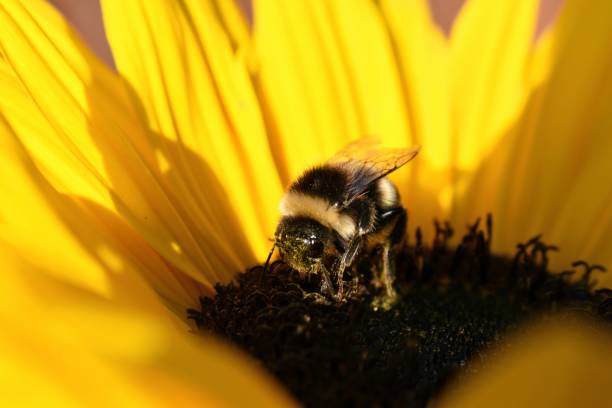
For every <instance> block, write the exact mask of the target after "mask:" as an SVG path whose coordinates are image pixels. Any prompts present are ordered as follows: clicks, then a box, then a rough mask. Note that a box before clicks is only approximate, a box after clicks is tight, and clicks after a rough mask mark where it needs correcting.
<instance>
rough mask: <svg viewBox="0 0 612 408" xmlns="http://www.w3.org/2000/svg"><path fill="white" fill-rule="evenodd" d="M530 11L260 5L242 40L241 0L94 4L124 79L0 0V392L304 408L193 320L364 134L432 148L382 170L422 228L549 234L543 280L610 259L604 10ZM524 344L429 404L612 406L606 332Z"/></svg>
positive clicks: (98, 400)
mask: <svg viewBox="0 0 612 408" xmlns="http://www.w3.org/2000/svg"><path fill="white" fill-rule="evenodd" d="M537 3H538V2H535V1H521V2H516V1H511V0H502V1H497V2H491V1H488V0H469V1H468V2H467V3H466V5H465V6H464V7H463V9H462V10H461V13H460V14H459V16H458V19H457V21H456V23H455V25H454V27H453V30H452V32H451V34H450V37H449V38H448V39H447V38H446V37H445V36H444V35H443V34H442V33H441V32H440V31H439V30H438V29H437V28H436V26H435V24H434V23H433V22H432V20H431V17H430V14H429V10H428V7H427V4H426V2H425V1H424V0H418V1H402V0H379V1H373V0H344V1H326V0H309V1H303V2H300V1H297V2H291V5H290V6H289V3H288V2H286V1H283V0H257V1H255V2H254V16H255V19H254V25H253V27H252V30H250V29H249V27H248V25H247V24H246V23H245V21H244V19H243V18H242V15H241V14H240V12H239V10H238V9H237V8H236V6H235V4H234V3H233V1H231V0H207V1H199V0H183V1H164V0H147V1H144V0H142V1H137V0H135V1H128V2H126V1H117V0H101V6H102V12H103V17H104V25H105V30H106V34H107V37H108V40H109V44H110V48H111V51H112V55H113V58H114V62H115V65H116V71H114V70H112V69H110V68H109V67H108V66H106V65H105V64H104V63H102V62H101V61H100V60H99V59H98V58H97V57H96V56H95V55H94V54H93V53H92V52H91V51H90V50H89V49H88V48H87V47H86V46H85V45H84V44H83V42H82V41H81V39H80V38H79V35H78V34H77V33H76V32H75V31H74V30H73V29H72V28H71V27H70V25H69V24H68V23H67V22H66V21H65V20H64V19H63V17H62V16H61V15H60V14H59V13H58V12H57V11H56V10H55V9H54V8H53V7H51V6H50V5H49V4H47V3H46V2H44V1H40V0H31V1H17V0H3V1H2V3H1V4H0V27H2V30H0V143H1V148H0V156H1V158H0V180H1V181H0V185H1V187H2V188H1V191H2V200H1V201H0V263H1V264H2V271H3V276H2V280H3V282H2V285H0V302H1V304H0V322H1V323H0V324H1V325H2V335H0V345H1V346H0V361H2V364H0V386H1V387H2V399H3V400H5V401H6V402H11V401H15V402H19V403H22V404H23V403H28V404H32V405H34V404H36V405H43V404H44V405H51V404H52V403H55V404H61V405H85V404H87V405H112V404H114V405H127V404H134V405H170V404H177V403H179V404H185V405H206V404H209V405H231V406H241V405H247V404H248V405H262V406H282V405H292V404H294V402H293V401H292V399H291V397H289V396H288V394H287V393H286V391H284V390H283V388H282V387H281V386H279V385H278V384H277V383H276V382H275V381H273V380H272V379H270V378H269V377H268V376H267V375H266V374H265V373H264V371H263V370H262V369H261V367H259V366H258V365H257V364H255V363H253V362H252V361H251V360H249V359H248V357H245V356H243V355H242V354H241V352H239V351H237V350H234V349H233V348H231V347H230V346H227V345H225V344H221V343H220V342H219V341H217V340H214V339H211V338H210V337H209V336H196V335H195V334H194V331H196V327H195V325H194V323H193V322H192V321H190V320H188V319H187V313H186V311H187V310H188V309H193V308H197V307H199V305H200V299H202V298H204V297H207V296H213V295H214V293H215V290H214V286H215V284H218V283H220V284H227V283H229V282H230V281H232V279H234V278H235V277H236V276H237V274H239V273H240V272H242V271H244V270H245V269H246V268H248V267H250V266H253V265H255V264H257V263H258V262H260V261H262V257H263V256H265V255H266V254H267V252H268V249H269V242H268V241H267V239H268V237H269V236H270V235H271V233H272V232H273V231H274V226H275V223H276V221H277V213H276V208H277V203H278V200H279V198H280V196H281V194H282V191H283V187H284V186H286V185H287V184H288V183H289V182H290V181H291V180H292V179H293V178H294V177H295V176H296V175H298V174H299V173H300V172H301V171H303V169H304V168H306V167H308V166H310V165H312V164H315V163H317V162H321V161H323V160H325V159H326V158H328V157H329V156H331V155H332V154H333V153H334V152H335V151H337V150H338V149H339V148H340V147H341V146H343V145H345V144H346V143H347V142H348V141H350V140H354V139H358V138H360V137H362V136H364V135H376V136H377V137H379V138H380V139H381V141H382V142H383V143H386V144H389V145H394V146H407V145H412V144H417V143H418V144H421V145H423V146H424V148H423V151H422V153H421V154H420V157H419V159H418V160H416V161H415V162H414V165H412V166H411V168H410V170H408V171H405V172H403V173H401V174H399V173H398V174H397V175H396V176H394V181H395V182H396V183H397V185H398V186H399V187H400V190H401V195H402V197H403V198H404V200H405V205H406V207H407V208H408V209H409V211H410V214H411V222H412V223H413V224H420V225H423V226H426V225H429V224H430V220H431V219H432V218H440V219H449V220H451V222H452V223H453V224H454V225H465V224H467V223H468V222H471V220H473V219H475V218H476V217H477V216H479V215H481V214H484V213H487V212H492V213H493V214H495V217H496V228H495V236H494V239H493V244H494V247H493V249H494V251H495V252H496V253H499V254H509V253H511V252H512V251H513V247H514V245H515V244H516V243H517V242H519V241H521V240H524V239H525V238H526V237H530V236H533V235H535V234H537V233H540V232H543V233H544V234H545V236H546V238H547V240H548V241H550V242H554V243H556V244H558V245H559V246H560V247H561V248H562V249H563V251H562V252H560V253H559V254H558V255H557V256H555V257H554V259H553V265H552V266H553V268H554V269H559V270H561V269H563V268H566V267H567V265H569V264H570V262H571V261H572V260H574V259H589V260H591V261H593V262H596V263H600V264H603V265H611V264H612V209H611V208H610V206H609V200H610V197H611V195H612V190H611V188H612V183H610V176H605V174H610V170H611V169H610V162H609V157H610V155H611V154H612V139H610V137H609V131H610V129H612V122H611V118H612V82H611V78H610V72H612V71H611V69H610V68H611V65H610V64H611V63H612V49H611V48H610V43H609V39H610V38H612V33H611V32H610V31H612V26H611V25H610V24H609V21H610V19H611V18H612V7H611V6H610V4H609V2H608V1H607V0H593V1H590V2H581V1H579V0H567V1H566V4H565V6H564V8H563V10H562V13H561V15H560V17H559V18H558V20H557V21H556V22H555V24H554V26H553V27H552V28H551V29H550V30H549V31H547V32H546V33H544V34H543V35H542V36H541V37H540V38H539V39H538V40H537V41H534V27H535V20H536V15H537V10H538V4H537ZM606 168H607V169H608V170H606ZM424 234H425V236H426V237H427V236H429V237H431V236H433V230H427V229H425V231H424ZM610 283H612V280H611V278H610V276H609V275H608V276H605V275H604V276H603V277H601V278H600V284H603V285H608V286H609V285H610ZM578 332H579V333H580V335H578V334H577V333H578ZM516 342H517V343H519V344H520V345H519V346H518V347H516V348H515V349H513V350H511V351H509V352H507V353H501V355H500V356H499V357H497V358H493V359H492V361H493V363H492V364H491V365H490V366H487V367H485V368H483V370H482V374H481V376H480V377H478V376H476V377H474V378H472V379H468V380H466V381H465V382H464V383H463V384H462V385H460V386H459V388H458V389H457V391H455V392H454V393H451V394H448V395H447V396H446V398H445V399H444V400H442V401H441V403H446V404H449V405H453V404H461V403H465V404H469V405H471V406H474V405H476V404H478V403H480V404H482V405H490V404H492V403H498V402H499V401H500V398H503V399H501V401H504V402H506V403H512V402H513V401H529V402H531V403H536V402H542V403H548V404H555V403H559V402H563V403H565V404H568V405H570V406H571V405H575V404H578V403H589V402H590V403H591V404H595V403H596V402H598V401H599V402H600V403H601V402H603V401H604V399H603V396H602V392H605V390H606V386H609V385H610V384H609V381H610V378H609V375H607V369H606V368H607V367H609V366H610V363H611V362H610V355H612V353H610V339H609V338H608V337H607V334H605V333H604V334H602V333H601V332H599V331H594V330H592V329H590V328H585V327H584V326H578V328H576V327H574V326H567V325H557V326H554V325H553V326H547V327H546V328H545V329H534V330H533V332H532V334H529V335H527V337H526V338H521V339H519V340H517V341H516ZM568 350H571V351H568ZM568 353H569V354H571V355H568ZM495 361H497V363H495ZM530 370H533V371H532V372H530ZM485 377H488V378H486V382H483V381H484V380H483V378H485ZM462 386H463V387H464V388H463V391H462V388H461V387H462ZM556 387H561V388H562V389H563V390H564V392H557V391H556ZM571 387H579V388H580V392H579V393H574V392H571ZM526 396H528V397H526ZM600 397H601V398H602V399H601V400H598V398H600ZM525 398H529V399H527V400H526V399H525ZM458 406H461V405H458Z"/></svg>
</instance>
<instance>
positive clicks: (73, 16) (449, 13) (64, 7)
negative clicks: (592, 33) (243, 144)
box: [50, 0, 563, 65]
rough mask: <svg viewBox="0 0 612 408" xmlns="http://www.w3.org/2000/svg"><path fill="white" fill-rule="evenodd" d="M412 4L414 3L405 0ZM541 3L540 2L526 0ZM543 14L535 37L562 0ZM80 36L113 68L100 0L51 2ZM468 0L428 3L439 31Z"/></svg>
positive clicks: (245, 0)
mask: <svg viewBox="0 0 612 408" xmlns="http://www.w3.org/2000/svg"><path fill="white" fill-rule="evenodd" d="M252 1H257V0H236V2H237V3H238V5H239V6H240V8H241V9H242V11H243V13H244V15H245V17H246V18H247V20H248V21H250V22H252V19H253V8H252V4H251V2H252ZM404 1H412V0H404ZM524 1H538V0H524ZM539 1H540V14H539V18H538V26H537V30H536V33H535V37H536V38H537V36H539V35H540V34H541V33H542V32H543V31H544V30H546V28H547V27H548V26H549V25H550V23H551V22H552V21H554V19H555V17H556V15H557V14H558V11H559V9H560V7H561V5H562V3H563V0H539ZM50 2H51V3H52V4H54V5H55V6H56V7H57V8H58V9H59V10H60V11H61V12H62V13H64V15H65V16H66V18H67V19H68V20H69V21H71V22H72V24H73V25H74V26H75V27H76V28H77V30H78V31H79V32H80V33H81V35H82V36H83V38H84V40H85V41H86V42H87V43H88V44H89V45H90V47H91V48H92V49H93V50H94V51H95V52H96V54H98V56H99V57H100V58H102V59H103V60H104V61H106V62H107V63H108V64H109V65H113V62H112V56H111V51H110V48H109V47H108V44H107V42H106V37H105V35H104V26H103V24H102V13H101V11H100V4H99V2H98V0H50ZM464 2H465V0H429V4H430V6H431V14H432V16H433V19H434V21H435V22H436V23H437V24H438V26H439V27H440V29H441V30H442V31H443V32H444V33H446V34H447V35H448V34H449V33H450V31H451V29H452V26H453V21H454V20H455V17H456V16H457V13H459V11H460V10H461V7H462V6H463V3H464Z"/></svg>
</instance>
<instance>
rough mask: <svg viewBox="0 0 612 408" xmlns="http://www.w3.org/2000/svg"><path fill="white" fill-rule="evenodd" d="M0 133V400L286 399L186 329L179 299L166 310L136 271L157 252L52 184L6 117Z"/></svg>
mask: <svg viewBox="0 0 612 408" xmlns="http://www.w3.org/2000/svg"><path fill="white" fill-rule="evenodd" d="M0 141H1V144H0V146H1V149H0V155H1V157H0V159H1V160H0V175H1V177H0V179H1V180H2V186H0V189H1V191H2V192H3V197H4V198H3V201H2V205H1V206H0V269H1V270H2V285H0V327H2V330H0V332H1V334H0V359H1V360H2V362H3V364H1V365H0V401H1V403H2V404H3V405H4V404H19V405H21V404H25V403H28V404H32V405H49V404H54V403H56V404H61V405H75V406H82V405H88V406H91V405H93V406H98V405H100V406H108V405H126V404H129V405H137V406H151V405H159V406H169V405H172V404H175V403H176V402H177V401H179V402H180V403H181V404H188V405H190V406H191V405H193V406H201V405H202V404H210V403H215V404H218V405H226V406H240V405H244V404H247V403H256V404H257V403H258V404H262V405H276V404H281V405H288V404H290V402H289V400H288V399H287V397H286V396H284V395H283V394H282V393H281V392H280V391H279V390H278V389H277V388H276V386H275V385H274V384H272V383H271V382H270V380H269V379H267V378H266V377H265V376H264V375H263V374H262V373H261V372H260V371H259V370H258V369H256V368H254V366H253V365H252V364H251V363H248V362H247V361H245V360H244V358H243V357H241V356H239V355H237V354H236V352H234V351H232V350H228V349H227V348H226V347H223V346H221V345H219V344H217V343H216V342H213V341H211V340H209V339H202V341H199V340H198V339H197V338H196V337H195V335H194V334H193V333H191V332H189V331H188V330H189V328H188V326H187V324H185V321H184V316H185V310H184V309H183V310H182V314H181V316H180V317H182V318H179V317H177V316H176V314H172V313H170V310H169V309H168V308H167V307H166V306H164V305H163V304H162V303H161V302H160V301H159V297H158V296H157V295H156V294H155V293H154V292H153V291H152V290H151V287H150V285H148V284H146V283H144V281H143V279H142V276H141V275H144V276H147V275H148V274H147V273H142V272H140V271H138V269H139V268H142V267H144V268H147V267H151V268H163V263H162V262H161V260H160V259H159V258H158V257H157V258H156V257H155V256H156V255H155V254H154V253H153V252H152V251H151V250H148V252H147V250H146V248H144V247H142V248H141V247H138V245H139V244H138V243H134V242H132V243H126V242H123V241H122V240H121V239H118V238H117V236H116V235H115V234H110V233H108V230H107V229H105V228H110V227H108V226H102V225H100V224H99V223H96V222H94V221H92V219H91V218H90V217H89V216H88V215H89V214H88V208H87V206H86V205H81V204H83V203H82V201H81V200H75V199H71V197H68V196H65V195H62V194H59V193H58V192H57V191H55V190H54V189H53V188H52V186H50V185H49V184H48V183H46V181H45V180H44V178H43V176H42V175H41V174H40V173H39V172H38V171H37V170H36V168H35V167H34V163H33V162H32V160H31V159H30V157H29V156H28V155H27V154H26V152H25V150H24V148H23V146H21V145H20V143H19V142H18V140H17V138H16V137H15V135H14V134H12V130H11V129H10V127H8V125H7V123H6V122H5V121H3V120H1V119H0ZM130 245H131V246H130ZM131 250H135V251H140V250H144V251H143V252H142V253H139V254H135V253H134V252H131ZM147 257H151V259H146V258H147ZM156 260H157V261H156ZM156 262H157V264H156ZM165 272H166V273H168V272H167V271H165ZM168 290H171V289H168ZM185 297H188V294H183V298H185ZM177 298H178V299H180V298H181V296H180V295H176V294H175V299H174V300H176V299H177ZM185 303H188V301H185ZM170 306H175V305H170ZM182 307H185V305H182ZM234 386H236V387H240V389H241V393H236V392H234V390H235V388H234ZM32 389H36V392H32Z"/></svg>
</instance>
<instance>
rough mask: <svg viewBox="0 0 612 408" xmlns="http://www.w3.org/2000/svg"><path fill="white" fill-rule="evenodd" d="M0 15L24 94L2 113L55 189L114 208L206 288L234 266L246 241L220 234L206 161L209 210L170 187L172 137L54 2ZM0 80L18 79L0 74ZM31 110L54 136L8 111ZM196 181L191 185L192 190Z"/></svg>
mask: <svg viewBox="0 0 612 408" xmlns="http://www.w3.org/2000/svg"><path fill="white" fill-rule="evenodd" d="M0 20H1V23H0V24H1V25H2V27H3V29H2V30H1V32H0V48H2V50H3V52H5V55H6V57H7V62H8V64H9V65H10V66H11V69H12V70H13V72H14V75H15V76H16V77H17V78H18V79H19V81H20V83H21V86H22V87H23V89H24V90H25V92H26V95H21V96H20V97H18V98H16V99H15V102H16V103H18V104H19V105H16V106H17V108H16V109H15V108H13V109H8V110H6V111H5V110H4V108H3V112H4V114H6V115H8V116H10V117H11V119H10V120H9V122H10V123H11V124H13V125H14V126H15V130H17V131H18V132H19V138H20V140H21V142H22V143H23V144H24V145H25V146H26V148H27V149H28V150H29V151H31V152H32V155H33V157H34V159H35V162H36V164H37V166H38V167H39V169H41V170H42V171H45V172H46V173H45V175H46V176H47V177H48V179H49V180H50V181H52V182H53V183H54V186H55V187H56V188H57V189H58V190H59V191H60V192H62V193H66V194H72V195H76V196H80V197H84V198H86V199H87V200H90V201H92V202H94V203H96V204H98V205H101V206H102V207H104V208H105V209H107V210H110V211H112V212H115V213H119V214H120V215H121V216H122V217H123V218H125V219H126V220H128V222H129V223H130V225H131V226H132V227H133V228H135V229H136V230H137V231H138V232H139V233H140V234H142V235H143V236H144V237H145V239H146V240H147V242H148V243H149V244H150V245H151V246H152V247H153V248H154V249H155V250H156V251H157V252H159V253H160V254H162V255H163V257H164V258H165V259H166V260H168V261H169V262H170V263H171V264H172V265H173V267H175V268H178V269H180V270H181V271H183V272H185V273H187V274H188V275H190V276H191V277H192V278H194V279H196V280H198V281H200V282H201V283H202V284H204V285H206V286H208V287H209V288H210V287H211V286H212V283H214V282H215V281H218V280H223V281H227V280H229V279H230V278H231V277H232V276H233V274H234V273H236V272H238V271H239V270H240V269H241V268H242V267H243V263H244V258H243V259H240V258H237V257H236V255H234V251H235V250H236V249H239V248H240V247H241V244H242V245H243V246H245V245H246V244H244V240H242V239H241V238H239V235H238V234H235V235H234V236H235V240H234V241H233V242H232V243H231V245H230V244H228V242H227V240H224V239H221V238H219V237H220V236H222V235H221V232H222V231H221V230H220V227H219V219H220V218H221V219H223V217H220V216H219V213H221V214H225V213H227V212H228V211H229V210H228V208H229V206H228V205H227V204H224V202H223V199H222V197H223V190H222V189H221V187H219V185H218V182H213V181H214V178H213V177H212V176H210V171H209V172H208V173H206V171H207V167H206V166H205V165H204V164H200V167H198V170H199V171H200V172H201V173H200V174H203V175H202V176H201V177H200V178H199V180H200V181H203V182H204V184H205V185H206V186H207V188H208V194H210V196H213V197H220V199H219V200H208V201H209V202H213V203H214V204H215V205H216V206H217V207H216V208H217V210H216V212H214V211H213V212H208V213H206V212H205V211H206V210H207V209H209V208H210V204H209V205H208V207H203V209H201V210H200V211H199V212H196V211H192V207H193V205H191V206H189V204H192V203H193V199H191V197H192V195H191V194H186V193H185V191H184V189H183V190H180V189H179V187H176V188H175V186H174V185H173V184H172V183H173V181H174V178H173V177H172V176H171V175H169V174H168V172H170V173H173V174H175V173H176V171H174V168H175V167H177V166H178V165H177V164H176V163H171V165H170V164H169V163H168V160H167V156H166V154H165V152H167V151H168V150H172V149H174V150H175V151H176V150H178V148H177V147H176V143H170V142H168V141H167V140H166V139H163V138H161V137H159V136H158V135H156V134H154V133H152V132H150V130H149V129H147V127H146V124H145V123H144V122H145V121H144V120H143V118H142V116H141V115H140V114H139V113H138V111H137V109H136V108H135V107H134V102H136V99H134V98H132V97H131V96H130V94H129V92H128V91H127V89H126V87H125V83H124V82H123V81H121V80H120V79H119V78H118V77H117V76H116V75H115V74H114V73H112V72H110V71H109V70H108V68H106V66H105V65H104V64H103V63H101V62H100V61H98V60H97V59H96V58H95V57H94V56H93V55H92V54H91V53H90V52H89V51H88V50H87V49H86V48H85V47H84V46H83V44H82V43H81V42H80V41H79V40H78V36H77V35H76V34H75V33H74V31H73V30H72V29H71V28H70V27H69V26H68V25H67V24H66V23H65V22H64V20H63V19H62V18H61V16H60V15H59V14H58V13H57V12H56V11H55V10H54V9H53V8H52V7H51V6H50V5H48V4H47V3H46V2H42V1H32V2H27V3H22V2H17V1H10V0H9V1H6V2H3V3H2V6H1V7H0ZM0 87H2V88H4V87H14V86H13V85H11V84H9V83H8V82H7V81H4V80H3V81H2V83H0ZM6 92H8V91H6ZM6 92H5V91H4V90H3V91H1V93H2V94H6ZM29 99H31V103H28V100H29ZM10 101H11V100H10V99H9V100H7V104H10ZM32 104H34V106H35V107H36V108H33V107H32ZM33 110H38V111H39V113H35V114H33V116H32V118H33V120H32V123H33V124H35V123H38V122H41V123H42V122H44V121H46V122H48V125H47V128H46V129H49V128H50V129H53V131H54V133H55V135H54V137H45V136H47V135H46V134H45V133H43V132H40V133H38V132H36V133H34V132H29V130H30V129H28V128H27V127H25V126H23V123H24V122H26V121H24V120H20V119H19V118H13V116H14V115H13V113H14V112H22V114H29V112H32V111H33ZM41 116H42V117H43V118H44V121H43V120H40V117H41ZM207 177H208V178H207ZM201 188H202V187H201V186H200V185H199V184H198V185H196V184H194V185H193V190H194V191H196V190H197V191H201ZM211 225H212V226H211ZM215 225H216V226H217V227H216V228H214V226H215ZM223 225H226V226H232V224H231V223H229V222H228V223H225V224H223ZM228 228H231V227H226V229H228ZM234 230H238V228H235V229H234ZM230 231H232V230H231V229H230Z"/></svg>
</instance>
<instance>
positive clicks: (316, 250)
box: [308, 241, 325, 258]
mask: <svg viewBox="0 0 612 408" xmlns="http://www.w3.org/2000/svg"><path fill="white" fill-rule="evenodd" d="M324 250H325V246H324V245H323V242H321V241H314V242H313V243H312V244H311V245H310V248H309V250H308V255H309V256H310V257H311V258H321V257H322V256H323V251H324Z"/></svg>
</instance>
